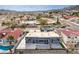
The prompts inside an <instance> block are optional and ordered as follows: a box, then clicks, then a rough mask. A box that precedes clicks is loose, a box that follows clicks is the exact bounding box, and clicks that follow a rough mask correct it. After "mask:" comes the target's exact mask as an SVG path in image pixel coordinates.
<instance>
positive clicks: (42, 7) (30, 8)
mask: <svg viewBox="0 0 79 59" xmlns="http://www.w3.org/2000/svg"><path fill="white" fill-rule="evenodd" d="M68 6H69V5H0V9H5V10H16V11H43V10H51V9H61V8H64V7H68Z"/></svg>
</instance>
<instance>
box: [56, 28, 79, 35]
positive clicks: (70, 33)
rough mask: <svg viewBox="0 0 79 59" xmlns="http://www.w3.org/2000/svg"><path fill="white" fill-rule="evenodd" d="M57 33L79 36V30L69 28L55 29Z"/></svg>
mask: <svg viewBox="0 0 79 59" xmlns="http://www.w3.org/2000/svg"><path fill="white" fill-rule="evenodd" d="M57 31H58V33H60V32H62V33H64V34H65V35H66V36H79V30H71V29H61V30H57Z"/></svg>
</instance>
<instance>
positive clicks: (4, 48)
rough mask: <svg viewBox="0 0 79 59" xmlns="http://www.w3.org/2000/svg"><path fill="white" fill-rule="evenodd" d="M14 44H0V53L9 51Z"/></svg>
mask: <svg viewBox="0 0 79 59" xmlns="http://www.w3.org/2000/svg"><path fill="white" fill-rule="evenodd" d="M13 47H14V46H2V45H0V53H9V49H12V48H13Z"/></svg>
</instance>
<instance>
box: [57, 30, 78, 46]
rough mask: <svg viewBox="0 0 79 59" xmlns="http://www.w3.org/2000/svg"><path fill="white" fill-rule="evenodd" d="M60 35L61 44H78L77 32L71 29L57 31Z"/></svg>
mask: <svg viewBox="0 0 79 59" xmlns="http://www.w3.org/2000/svg"><path fill="white" fill-rule="evenodd" d="M58 32H59V33H60V35H61V37H62V40H63V42H64V43H65V44H66V45H67V44H68V42H72V43H73V44H75V45H76V44H78V43H79V30H72V29H61V30H58Z"/></svg>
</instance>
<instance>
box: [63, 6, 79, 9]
mask: <svg viewBox="0 0 79 59" xmlns="http://www.w3.org/2000/svg"><path fill="white" fill-rule="evenodd" d="M64 10H79V5H71V6H69V7H66V8H64Z"/></svg>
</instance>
